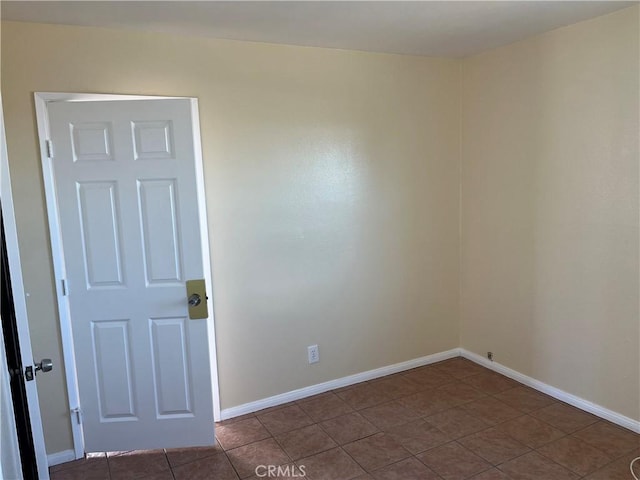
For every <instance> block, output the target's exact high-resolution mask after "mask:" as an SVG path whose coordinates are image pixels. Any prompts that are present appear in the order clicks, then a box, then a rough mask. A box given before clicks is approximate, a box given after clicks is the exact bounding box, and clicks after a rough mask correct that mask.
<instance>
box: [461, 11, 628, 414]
mask: <svg viewBox="0 0 640 480" xmlns="http://www.w3.org/2000/svg"><path fill="white" fill-rule="evenodd" d="M638 24H639V22H638V7H632V8H630V9H625V10H622V11H619V12H617V13H614V14H611V15H608V16H604V17H600V18H597V19H594V20H591V21H587V22H583V23H580V24H576V25H573V26H569V27H567V28H563V29H559V30H556V31H554V32H550V33H547V34H544V35H541V36H538V37H536V38H532V39H530V40H527V41H524V42H520V43H517V44H514V45H511V46H507V47H504V48H500V49H497V50H494V51H491V52H488V53H484V54H481V55H478V56H476V57H473V58H469V59H466V60H464V62H463V100H462V105H463V132H462V138H463V142H462V226H463V228H462V243H461V248H462V256H461V259H462V260H461V345H462V347H464V348H467V349H469V350H472V351H474V352H476V353H479V354H481V355H484V354H485V353H486V352H487V351H493V352H494V353H495V359H496V361H498V362H500V363H503V364H505V365H507V366H509V367H511V368H513V369H515V370H518V371H520V372H522V373H524V374H527V375H530V376H532V377H534V378H537V379H539V380H542V381H543V382H546V383H548V384H551V385H553V386H555V387H558V388H561V389H563V390H565V391H567V392H570V393H572V394H575V395H578V396H580V397H582V398H585V399H587V400H590V401H592V402H595V403H598V404H600V405H603V406H605V407H607V408H610V409H612V410H614V411H616V412H620V413H622V414H624V415H626V416H629V417H631V418H634V419H640V396H639V388H640V386H639V384H638V382H639V379H640V370H639V369H640V358H639V355H638V345H639V340H640V331H639V323H640V322H639V316H638V289H639V285H638V260H639V259H638V247H639V239H638V221H639V217H638V215H639V211H638V200H639V198H638V165H639V149H638V141H639V140H638V139H639V125H638V110H639V100H638V92H639V89H640V84H639V77H638V62H639V48H638V45H639V38H638Z"/></svg>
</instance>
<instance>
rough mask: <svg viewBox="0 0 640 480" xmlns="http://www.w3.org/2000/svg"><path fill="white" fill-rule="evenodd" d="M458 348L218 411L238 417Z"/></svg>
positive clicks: (448, 355) (428, 361)
mask: <svg viewBox="0 0 640 480" xmlns="http://www.w3.org/2000/svg"><path fill="white" fill-rule="evenodd" d="M459 356H460V349H459V348H452V349H451V350H447V351H445V352H440V353H434V354H433V355H427V356H426V357H420V358H415V359H413V360H408V361H406V362H402V363H396V364H394V365H389V366H386V367H381V368H376V369H375V370H369V371H366V372H362V373H356V374H354V375H349V376H348V377H342V378H338V379H336V380H330V381H328V382H324V383H318V384H316V385H311V386H309V387H304V388H300V389H298V390H292V391H290V392H286V393H281V394H280V395H274V396H273V397H268V398H263V399H262V400H256V401H255V402H249V403H245V404H243V405H238V406H236V407H231V408H225V409H224V410H222V411H221V412H220V416H221V417H222V420H227V419H229V418H233V417H239V416H240V415H245V414H247V413H253V412H257V411H258V410H262V409H265V408H269V407H275V406H278V405H282V404H284V403H289V402H293V401H294V400H301V399H303V398H306V397H310V396H312V395H317V394H319V393H324V392H328V391H329V390H334V389H336V388H342V387H347V386H349V385H354V384H356V383H360V382H365V381H367V380H373V379H374V378H379V377H384V376H386V375H391V374H393V373H398V372H403V371H405V370H410V369H412V368H416V367H422V366H424V365H429V364H431V363H436V362H441V361H442V360H447V359H449V358H454V357H459Z"/></svg>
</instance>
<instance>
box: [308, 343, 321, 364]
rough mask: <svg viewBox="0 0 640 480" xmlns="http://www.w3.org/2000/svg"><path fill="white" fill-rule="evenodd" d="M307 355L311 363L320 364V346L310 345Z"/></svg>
mask: <svg viewBox="0 0 640 480" xmlns="http://www.w3.org/2000/svg"><path fill="white" fill-rule="evenodd" d="M307 354H308V355H309V363H310V364H311V363H318V362H319V361H320V352H319V350H318V345H309V346H308V347H307Z"/></svg>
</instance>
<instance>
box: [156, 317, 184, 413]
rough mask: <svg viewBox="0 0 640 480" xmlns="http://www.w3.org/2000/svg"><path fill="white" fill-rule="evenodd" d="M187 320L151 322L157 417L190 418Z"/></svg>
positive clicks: (163, 319)
mask: <svg viewBox="0 0 640 480" xmlns="http://www.w3.org/2000/svg"><path fill="white" fill-rule="evenodd" d="M186 322H187V319H186V318H185V317H181V318H153V319H151V320H150V326H151V344H152V345H153V347H152V356H153V379H154V388H155V392H156V412H157V415H158V416H159V417H167V416H169V417H175V416H184V415H188V416H193V414H192V406H191V391H192V385H191V381H192V379H191V368H190V366H189V357H190V355H189V352H188V344H187V332H186V331H185V329H186V328H187V325H186Z"/></svg>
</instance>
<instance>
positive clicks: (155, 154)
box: [131, 120, 174, 160]
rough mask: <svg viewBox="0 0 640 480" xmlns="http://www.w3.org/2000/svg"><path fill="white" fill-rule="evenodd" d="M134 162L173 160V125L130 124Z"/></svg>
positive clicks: (166, 121) (167, 121)
mask: <svg viewBox="0 0 640 480" xmlns="http://www.w3.org/2000/svg"><path fill="white" fill-rule="evenodd" d="M131 127H132V130H133V139H134V147H135V158H136V160H166V159H170V158H174V151H173V125H172V122H171V121H170V120H163V121H160V122H140V121H138V122H131Z"/></svg>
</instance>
